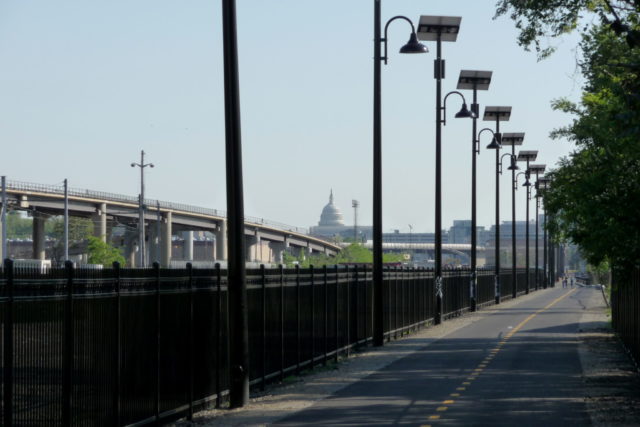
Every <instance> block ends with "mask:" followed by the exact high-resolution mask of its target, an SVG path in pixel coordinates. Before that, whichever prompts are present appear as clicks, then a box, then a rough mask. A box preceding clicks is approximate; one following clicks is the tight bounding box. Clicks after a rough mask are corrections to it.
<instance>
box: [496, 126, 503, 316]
mask: <svg viewBox="0 0 640 427" xmlns="http://www.w3.org/2000/svg"><path fill="white" fill-rule="evenodd" d="M499 133H500V116H499V115H498V116H496V134H499ZM495 237H496V249H495V250H496V254H495V257H496V266H495V267H496V272H495V274H496V277H495V282H496V283H495V294H496V304H500V295H501V293H502V290H501V289H500V150H499V149H496V236H495Z"/></svg>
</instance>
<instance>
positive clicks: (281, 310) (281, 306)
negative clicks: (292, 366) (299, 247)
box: [279, 264, 284, 382]
mask: <svg viewBox="0 0 640 427" xmlns="http://www.w3.org/2000/svg"><path fill="white" fill-rule="evenodd" d="M279 270H280V271H279V273H280V382H282V381H284V267H283V265H282V264H280V268H279Z"/></svg>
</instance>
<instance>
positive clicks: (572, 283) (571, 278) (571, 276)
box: [571, 276, 573, 288]
mask: <svg viewBox="0 0 640 427" xmlns="http://www.w3.org/2000/svg"><path fill="white" fill-rule="evenodd" d="M571 287H572V288H573V276H571Z"/></svg>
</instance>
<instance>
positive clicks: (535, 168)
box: [529, 165, 546, 291]
mask: <svg viewBox="0 0 640 427" xmlns="http://www.w3.org/2000/svg"><path fill="white" fill-rule="evenodd" d="M545 168H546V165H530V166H529V172H530V173H534V174H535V175H536V182H535V186H536V197H535V198H536V245H535V246H536V255H535V260H536V261H535V265H536V267H535V271H536V291H537V290H538V282H539V281H540V279H539V277H540V273H539V271H538V270H539V268H540V266H539V265H538V258H539V257H538V234H539V233H538V214H539V210H540V198H539V197H538V196H539V194H538V179H539V175H540V174H541V173H544V170H545Z"/></svg>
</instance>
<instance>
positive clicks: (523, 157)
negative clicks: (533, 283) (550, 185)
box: [518, 150, 538, 294]
mask: <svg viewBox="0 0 640 427" xmlns="http://www.w3.org/2000/svg"><path fill="white" fill-rule="evenodd" d="M536 157H538V151H536V150H533V151H527V150H523V151H520V152H519V153H518V161H519V162H527V167H526V168H525V176H526V178H527V179H526V181H525V183H524V184H523V186H525V187H527V222H526V224H525V230H526V231H525V236H526V237H525V247H524V251H525V266H526V269H527V275H526V276H525V293H526V294H528V293H529V200H530V199H531V182H530V181H529V178H530V176H531V173H530V171H529V163H530V162H533V161H535V160H536Z"/></svg>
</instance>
